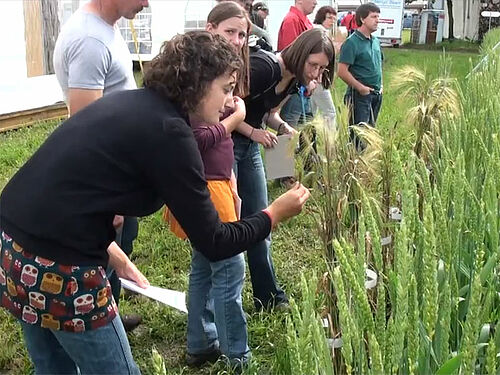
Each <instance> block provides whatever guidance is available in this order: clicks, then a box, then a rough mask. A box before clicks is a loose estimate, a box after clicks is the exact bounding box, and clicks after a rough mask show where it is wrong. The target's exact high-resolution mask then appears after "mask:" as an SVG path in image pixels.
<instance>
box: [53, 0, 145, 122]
mask: <svg viewBox="0 0 500 375" xmlns="http://www.w3.org/2000/svg"><path fill="white" fill-rule="evenodd" d="M100 2H101V1H100V0H92V1H90V2H89V3H87V4H85V5H84V6H83V7H82V8H80V9H79V10H78V11H76V12H75V14H73V16H71V18H70V19H69V20H68V22H67V23H66V24H65V25H64V27H63V28H62V30H61V33H60V34H59V37H58V38H57V42H56V47H55V50H54V69H55V71H56V76H57V79H58V81H59V84H60V85H61V88H62V90H63V94H64V98H65V101H66V104H67V105H68V109H69V112H70V115H72V114H74V113H76V112H77V111H78V110H80V109H82V108H83V107H85V106H87V105H88V104H90V103H92V102H93V101H95V100H97V99H99V98H100V97H101V96H102V95H105V94H109V93H111V92H114V91H118V90H127V89H134V88H136V84H135V80H134V76H133V72H132V59H131V57H130V52H129V51H128V48H127V45H126V43H125V41H124V40H123V38H122V36H121V34H120V31H119V29H118V26H117V25H116V21H118V19H120V18H121V16H124V17H126V18H133V17H134V16H135V14H136V13H137V12H139V11H140V10H141V9H142V7H143V6H147V5H148V2H147V0H133V1H130V2H128V3H127V4H126V6H127V8H128V9H123V8H124V7H125V6H124V5H123V2H121V3H120V2H118V0H108V1H107V3H106V4H107V5H108V6H107V7H106V6H103V5H101V4H100ZM113 5H114V6H113Z"/></svg>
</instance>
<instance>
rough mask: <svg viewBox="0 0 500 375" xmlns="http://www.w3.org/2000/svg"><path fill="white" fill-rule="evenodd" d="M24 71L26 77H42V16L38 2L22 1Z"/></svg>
mask: <svg viewBox="0 0 500 375" xmlns="http://www.w3.org/2000/svg"><path fill="white" fill-rule="evenodd" d="M23 8H24V39H25V40H26V71H27V73H28V77H34V76H40V75H43V41H42V16H41V10H42V9H41V8H42V7H41V2H40V0H23Z"/></svg>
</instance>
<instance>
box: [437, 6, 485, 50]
mask: <svg viewBox="0 0 500 375" xmlns="http://www.w3.org/2000/svg"><path fill="white" fill-rule="evenodd" d="M480 13H481V2H480V0H458V1H457V0H453V20H454V23H453V33H454V34H455V35H454V37H455V38H457V39H471V40H477V39H478V36H479V17H480ZM444 14H445V21H444V38H445V39H447V38H449V35H448V33H449V22H450V20H449V18H448V7H447V5H446V1H444Z"/></svg>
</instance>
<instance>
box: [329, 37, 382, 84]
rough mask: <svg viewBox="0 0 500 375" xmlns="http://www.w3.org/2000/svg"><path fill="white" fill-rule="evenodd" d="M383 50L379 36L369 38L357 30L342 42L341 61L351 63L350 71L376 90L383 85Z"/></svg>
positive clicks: (360, 80)
mask: <svg viewBox="0 0 500 375" xmlns="http://www.w3.org/2000/svg"><path fill="white" fill-rule="evenodd" d="M382 59H383V56H382V50H381V49H380V41H379V40H378V38H377V37H375V36H373V35H372V36H371V38H367V37H366V36H364V35H363V34H362V33H361V32H359V31H358V30H356V31H355V32H354V33H353V34H352V35H351V36H349V38H347V39H346V41H345V42H344V43H343V44H342V48H341V49H340V57H339V62H341V63H344V64H347V65H349V72H350V73H351V74H352V75H353V76H354V78H356V79H357V80H358V81H359V82H361V83H362V84H363V85H365V86H368V87H372V88H374V89H375V90H376V91H378V90H380V88H381V86H382Z"/></svg>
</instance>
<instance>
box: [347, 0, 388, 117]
mask: <svg viewBox="0 0 500 375" xmlns="http://www.w3.org/2000/svg"><path fill="white" fill-rule="evenodd" d="M379 16H380V8H379V7H378V6H377V5H375V4H373V3H366V4H362V5H360V6H359V7H358V9H356V24H357V25H358V26H359V28H358V29H357V30H355V31H354V33H353V34H351V36H349V38H347V40H346V41H345V42H344V44H343V45H342V48H341V50H340V58H339V67H338V75H339V77H340V78H341V79H342V80H343V81H344V82H345V83H347V85H348V87H347V92H346V95H345V98H344V100H345V102H346V104H347V105H348V106H349V108H350V115H349V124H350V125H352V124H359V123H360V122H366V123H368V124H370V125H372V126H375V122H376V121H377V116H378V113H379V111H380V106H381V104H382V51H381V49H380V42H379V40H378V38H377V37H375V36H373V35H372V33H374V32H375V31H376V30H377V28H378V21H379Z"/></svg>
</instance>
